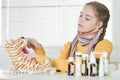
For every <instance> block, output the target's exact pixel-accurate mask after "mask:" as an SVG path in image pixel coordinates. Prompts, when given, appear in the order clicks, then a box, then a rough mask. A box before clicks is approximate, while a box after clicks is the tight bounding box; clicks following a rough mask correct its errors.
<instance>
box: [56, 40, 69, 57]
mask: <svg viewBox="0 0 120 80" xmlns="http://www.w3.org/2000/svg"><path fill="white" fill-rule="evenodd" d="M70 44H71V42H70V41H69V42H67V43H66V44H64V47H63V48H62V49H61V50H60V53H59V55H58V57H59V58H63V59H66V58H67V57H68V52H69V49H70Z"/></svg>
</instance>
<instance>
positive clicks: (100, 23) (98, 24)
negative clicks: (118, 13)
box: [97, 21, 103, 29]
mask: <svg viewBox="0 0 120 80" xmlns="http://www.w3.org/2000/svg"><path fill="white" fill-rule="evenodd" d="M102 26H103V22H102V21H99V22H98V23H97V28H98V29H99V28H101V27H102Z"/></svg>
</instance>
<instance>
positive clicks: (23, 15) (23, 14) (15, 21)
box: [0, 0, 120, 68]
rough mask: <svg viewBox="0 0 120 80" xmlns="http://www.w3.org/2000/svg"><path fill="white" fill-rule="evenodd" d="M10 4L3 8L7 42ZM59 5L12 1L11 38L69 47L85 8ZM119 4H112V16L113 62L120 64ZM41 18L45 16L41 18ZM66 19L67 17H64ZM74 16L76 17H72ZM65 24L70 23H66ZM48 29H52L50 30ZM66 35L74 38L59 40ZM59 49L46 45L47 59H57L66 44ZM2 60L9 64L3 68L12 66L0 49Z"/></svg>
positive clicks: (52, 1)
mask: <svg viewBox="0 0 120 80" xmlns="http://www.w3.org/2000/svg"><path fill="white" fill-rule="evenodd" d="M6 1H7V0H3V8H2V41H4V40H5V39H6V37H7V34H6V33H7V31H6V27H7V23H6V21H7V20H6V19H7V16H6V15H7V14H6V10H7V6H6V5H7V3H6ZM35 1H36V2H35ZM55 1H56V0H10V4H9V5H10V14H9V15H10V18H9V19H10V24H9V27H10V33H9V34H10V38H16V37H17V36H26V37H28V36H30V37H33V36H34V38H37V39H38V41H39V42H41V43H44V41H48V39H49V41H48V43H52V44H53V43H55V44H58V45H59V42H57V41H58V39H60V40H59V41H60V42H61V43H65V42H67V41H69V40H71V39H72V38H73V37H74V35H75V33H76V30H77V27H74V26H76V23H77V22H76V21H77V17H78V15H79V11H80V9H81V6H82V5H81V6H80V8H76V7H74V8H71V7H68V8H65V5H64V4H65V3H66V1H67V0H66V1H65V0H58V2H57V3H56V2H55ZM83 1H84V0H83ZM119 3H120V1H119V0H112V11H113V12H112V14H113V15H112V19H113V20H112V22H113V27H112V29H113V45H114V48H113V52H112V54H111V61H120V54H119V52H120V46H119V44H120V37H119V34H120V31H119V30H120V29H119V23H120V15H119V13H120V11H119V8H120V5H119ZM48 4H49V5H48ZM56 4H59V5H58V7H57V9H56V10H57V13H56V11H55V8H56ZM67 4H78V5H79V0H76V2H74V3H71V2H69V3H67ZM46 5H47V6H46ZM61 5H64V7H61ZM46 7H50V8H47V9H46ZM66 10H67V11H66ZM71 10H72V11H73V13H72V14H69V16H67V17H66V14H65V13H68V12H70V11H71ZM76 11H78V12H76ZM48 13H49V14H48ZM74 13H78V14H74ZM59 14H62V16H58V17H54V15H59ZM41 15H43V16H42V17H41ZM48 15H50V16H51V17H49V18H48ZM63 15H64V16H65V17H63ZM71 15H72V17H70V16H71ZM47 19H48V20H47ZM53 19H56V20H53ZM72 20H74V21H75V22H74V23H69V22H71V21H72ZM65 21H66V23H63V22H65ZM44 23H46V24H44ZM68 24H69V25H68ZM41 25H42V26H41ZM46 25H49V27H48V26H46ZM58 25H59V26H60V28H59V29H58V28H57V27H56V26H58ZM62 26H64V27H62ZM31 27H34V28H31ZM53 27H56V28H53ZM69 27H71V28H72V31H73V33H71V30H70V29H69ZM65 29H66V32H65V31H64V30H65ZM46 30H50V31H51V33H47V32H46ZM25 31H26V32H25ZM31 31H34V33H32V32H31ZM23 32H24V33H23ZM37 33H40V34H39V35H36V34H37ZM63 33H65V34H67V35H70V34H71V36H58V34H63ZM31 34H32V36H31ZM49 35H51V36H49ZM39 36H40V37H39ZM54 36H56V38H54ZM43 38H44V41H43V40H42V39H43ZM53 38H54V40H53ZM63 39H65V40H63ZM2 43H3V42H2ZM50 45H51V44H50ZM58 45H55V46H51V47H50V46H46V45H45V46H44V47H45V50H46V53H47V55H48V56H50V57H56V56H57V55H58V54H59V52H60V48H62V47H63V45H64V44H63V45H60V46H58ZM116 55H117V56H116ZM0 56H2V58H3V59H4V60H3V61H4V62H5V63H4V62H3V61H2V66H6V65H8V64H10V65H11V63H10V60H9V57H8V55H7V53H6V52H5V50H4V49H3V48H0ZM0 64H1V63H0ZM4 68H5V67H4Z"/></svg>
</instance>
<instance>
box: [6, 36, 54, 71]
mask: <svg viewBox="0 0 120 80" xmlns="http://www.w3.org/2000/svg"><path fill="white" fill-rule="evenodd" d="M4 48H5V50H6V52H7V53H8V54H9V57H10V59H11V61H12V63H13V65H14V68H15V70H16V71H20V70H28V71H36V72H43V71H44V70H46V69H49V68H51V66H52V65H51V60H50V59H49V58H47V57H46V59H45V60H44V61H43V62H41V63H37V61H36V55H35V53H30V52H29V50H27V48H26V44H25V40H24V39H23V38H22V37H20V38H18V39H16V40H7V41H6V42H5V44H4Z"/></svg>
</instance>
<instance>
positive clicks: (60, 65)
mask: <svg viewBox="0 0 120 80" xmlns="http://www.w3.org/2000/svg"><path fill="white" fill-rule="evenodd" d="M69 48H70V42H67V43H66V44H65V45H64V47H63V48H62V49H61V50H60V53H59V55H58V57H57V58H51V60H52V66H53V67H55V68H57V70H60V71H68V60H67V57H68V51H69ZM34 51H35V53H36V55H37V58H36V59H37V62H38V63H40V62H42V61H43V60H44V59H45V57H46V54H45V51H44V49H43V47H40V48H38V49H34Z"/></svg>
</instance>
